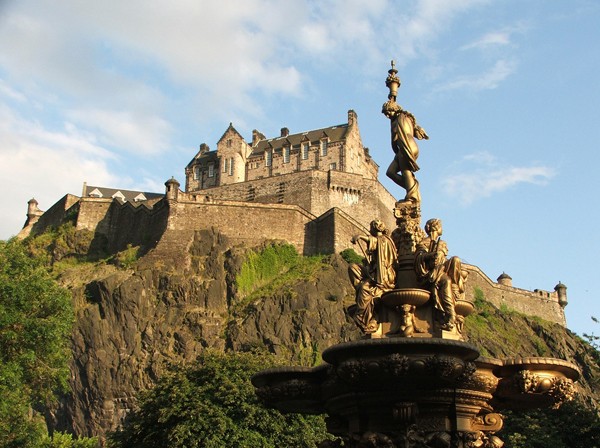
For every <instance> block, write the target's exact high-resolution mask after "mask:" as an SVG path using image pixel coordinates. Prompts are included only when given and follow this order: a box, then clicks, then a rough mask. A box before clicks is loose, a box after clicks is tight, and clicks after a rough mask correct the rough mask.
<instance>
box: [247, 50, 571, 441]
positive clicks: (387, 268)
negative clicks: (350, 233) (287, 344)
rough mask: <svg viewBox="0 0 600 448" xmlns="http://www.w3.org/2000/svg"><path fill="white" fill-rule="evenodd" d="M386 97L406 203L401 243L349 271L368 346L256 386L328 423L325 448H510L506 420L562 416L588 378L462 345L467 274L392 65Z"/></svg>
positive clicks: (385, 236)
mask: <svg viewBox="0 0 600 448" xmlns="http://www.w3.org/2000/svg"><path fill="white" fill-rule="evenodd" d="M386 85H387V87H388V88H389V95H388V101H386V102H385V103H384V105H383V109H382V112H383V113H384V114H385V115H386V117H388V118H389V119H390V124H391V136H392V149H393V150H394V154H395V156H394V160H393V161H392V163H391V164H390V166H389V167H388V169H387V173H386V174H387V175H388V176H389V177H390V178H391V179H392V180H394V182H396V183H397V184H398V185H400V186H401V187H402V188H404V189H405V190H406V197H405V198H404V199H403V200H401V201H398V202H397V203H396V206H395V208H394V216H395V217H396V224H397V227H396V229H394V231H393V232H391V234H390V232H389V231H388V229H386V228H385V226H384V224H383V223H382V222H381V221H379V220H374V221H372V222H371V226H370V232H369V235H358V236H355V237H354V238H353V239H352V242H353V243H354V244H356V245H357V246H358V247H359V248H360V250H361V251H362V253H363V255H364V262H363V264H351V265H350V267H349V276H350V281H351V282H352V285H353V286H354V288H355V290H356V303H355V305H353V306H351V307H350V308H349V310H348V312H349V314H350V315H351V316H352V318H353V319H354V321H355V323H356V324H357V326H358V327H359V328H360V329H361V331H362V332H363V334H364V337H363V339H362V340H359V341H355V342H348V343H343V344H338V345H336V346H333V347H330V348H329V349H327V350H325V351H324V352H323V364H321V365H320V366H318V367H314V368H303V367H286V368H275V369H269V370H265V371H262V372H259V373H258V374H256V375H255V376H254V377H253V378H252V383H253V384H254V386H255V388H256V393H257V395H258V396H259V398H260V399H261V400H262V401H263V402H264V403H265V404H266V405H267V406H270V407H273V408H275V409H278V410H280V411H281V412H298V413H304V414H326V415H327V418H326V422H327V429H328V431H329V432H330V433H331V434H333V435H335V436H338V437H339V439H338V440H336V441H334V442H331V441H327V442H323V443H322V444H321V445H320V447H321V448H326V447H338V446H339V447H341V446H344V447H352V448H363V447H365V448H366V447H373V448H379V447H381V448H383V447H385V448H451V447H452V448H492V447H493V448H500V447H502V446H503V445H504V443H503V442H502V440H500V439H499V438H498V437H497V436H496V435H494V433H495V432H496V431H498V430H500V429H501V428H502V424H503V417H502V415H501V414H500V412H501V411H502V410H503V409H526V408H536V407H558V406H560V404H561V403H563V402H564V401H568V400H571V399H572V398H573V396H574V391H575V388H574V382H575V381H577V379H578V378H579V375H580V374H579V370H578V369H577V367H576V366H575V365H574V364H571V363H569V362H566V361H563V360H559V359H554V358H510V359H503V360H500V359H494V358H484V357H481V356H480V355H479V350H478V349H477V348H476V347H475V346H473V345H471V344H469V343H466V342H464V337H463V336H464V326H463V323H464V319H465V317H466V316H468V315H469V314H470V313H471V312H473V309H474V307H473V304H472V303H471V302H469V301H468V300H466V299H465V287H466V282H467V272H466V271H465V270H464V269H462V266H461V261H460V259H459V258H458V257H448V246H447V244H446V242H445V241H443V240H442V239H441V236H442V223H441V221H440V220H439V219H430V220H428V221H427V222H426V224H425V226H424V228H421V209H420V201H421V197H420V193H419V183H418V181H417V179H416V177H415V172H416V171H418V169H419V167H418V165H417V158H418V152H419V150H418V146H417V144H416V141H415V139H427V138H428V136H427V134H426V133H425V131H424V130H423V129H422V128H421V127H420V126H418V125H417V123H416V120H415V117H414V116H413V115H412V114H411V113H410V112H408V111H405V110H403V109H402V108H401V107H400V106H399V105H398V104H397V103H396V96H397V91H398V87H399V86H400V79H399V78H398V76H397V70H396V69H395V68H394V64H393V62H392V68H391V69H390V70H389V71H388V77H387V79H386Z"/></svg>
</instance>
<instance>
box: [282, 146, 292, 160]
mask: <svg viewBox="0 0 600 448" xmlns="http://www.w3.org/2000/svg"><path fill="white" fill-rule="evenodd" d="M283 163H290V147H289V146H285V147H284V148H283Z"/></svg>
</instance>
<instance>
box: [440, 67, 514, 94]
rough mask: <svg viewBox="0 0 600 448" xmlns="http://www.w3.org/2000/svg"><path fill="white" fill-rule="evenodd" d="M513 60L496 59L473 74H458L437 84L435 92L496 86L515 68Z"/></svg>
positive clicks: (473, 89)
mask: <svg viewBox="0 0 600 448" xmlns="http://www.w3.org/2000/svg"><path fill="white" fill-rule="evenodd" d="M517 66H518V65H517V63H516V61H514V60H507V59H501V60H499V61H496V63H495V64H494V66H493V67H491V68H490V69H489V70H487V71H485V72H483V73H478V74H475V75H466V76H458V77H456V78H454V79H451V80H449V81H448V82H445V83H443V84H439V85H438V86H437V87H436V88H435V89H434V91H435V92H447V91H451V90H470V91H481V90H491V89H495V88H497V87H498V86H499V85H500V83H501V82H502V81H504V80H505V79H506V78H508V77H509V76H510V75H512V74H513V73H514V72H515V71H516V69H517Z"/></svg>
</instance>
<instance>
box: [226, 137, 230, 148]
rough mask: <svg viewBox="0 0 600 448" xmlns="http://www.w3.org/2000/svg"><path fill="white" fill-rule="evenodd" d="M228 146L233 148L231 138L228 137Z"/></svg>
mask: <svg viewBox="0 0 600 448" xmlns="http://www.w3.org/2000/svg"><path fill="white" fill-rule="evenodd" d="M227 147H228V148H231V139H228V140H227Z"/></svg>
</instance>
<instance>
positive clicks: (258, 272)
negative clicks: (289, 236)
mask: <svg viewBox="0 0 600 448" xmlns="http://www.w3.org/2000/svg"><path fill="white" fill-rule="evenodd" d="M324 258H325V257H324V256H322V255H316V256H312V257H304V256H301V255H299V254H298V252H297V251H296V248H295V247H294V246H292V245H291V244H282V243H271V244H268V245H267V246H265V247H264V248H263V249H261V250H248V251H247V253H246V257H245V261H244V262H243V264H242V267H241V269H240V272H239V273H238V275H237V276H236V278H235V283H236V286H237V293H238V295H239V296H240V297H241V298H247V300H244V301H243V303H247V302H249V301H251V300H253V299H254V298H256V297H257V296H265V295H270V294H273V293H275V292H277V291H283V290H288V292H289V288H288V286H289V285H291V284H293V283H295V282H297V281H298V280H303V279H310V278H312V277H314V275H315V273H316V272H317V271H318V270H319V269H320V268H322V267H323V260H324Z"/></svg>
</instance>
